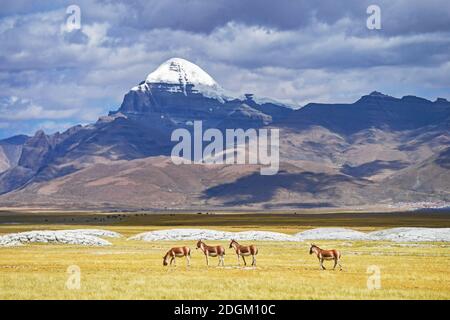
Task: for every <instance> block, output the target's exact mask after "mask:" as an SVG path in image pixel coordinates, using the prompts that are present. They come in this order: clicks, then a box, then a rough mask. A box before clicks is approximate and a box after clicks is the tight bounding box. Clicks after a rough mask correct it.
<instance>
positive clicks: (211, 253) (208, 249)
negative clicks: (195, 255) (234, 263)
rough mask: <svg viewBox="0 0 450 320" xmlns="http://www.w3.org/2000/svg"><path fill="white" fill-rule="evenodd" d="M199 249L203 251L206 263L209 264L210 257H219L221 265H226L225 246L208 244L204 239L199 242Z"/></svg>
mask: <svg viewBox="0 0 450 320" xmlns="http://www.w3.org/2000/svg"><path fill="white" fill-rule="evenodd" d="M197 249H200V250H202V251H203V253H204V254H205V257H206V265H207V266H209V258H208V257H218V258H219V264H218V265H219V266H220V265H222V266H224V257H223V256H224V255H225V248H224V247H222V246H208V245H206V243H204V242H203V241H202V240H199V241H198V242H197Z"/></svg>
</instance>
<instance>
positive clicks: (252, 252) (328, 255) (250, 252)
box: [163, 240, 342, 270]
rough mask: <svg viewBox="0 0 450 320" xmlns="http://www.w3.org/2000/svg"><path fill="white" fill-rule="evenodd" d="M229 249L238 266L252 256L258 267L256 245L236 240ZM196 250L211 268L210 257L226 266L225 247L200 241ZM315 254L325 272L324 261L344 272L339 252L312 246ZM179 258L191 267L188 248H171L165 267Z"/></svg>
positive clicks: (164, 262)
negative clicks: (331, 262)
mask: <svg viewBox="0 0 450 320" xmlns="http://www.w3.org/2000/svg"><path fill="white" fill-rule="evenodd" d="M229 248H230V249H231V248H233V249H234V251H235V252H236V255H237V259H238V265H240V262H241V261H240V259H241V257H242V260H244V265H247V262H246V261H245V257H249V256H252V266H254V267H256V255H257V254H258V248H257V247H256V246H255V245H249V246H244V245H241V244H239V243H238V242H237V241H236V240H231V242H230V246H229ZM196 249H200V250H201V251H202V252H203V254H204V255H205V258H206V265H207V266H209V257H218V258H219V264H218V265H219V266H224V255H225V248H224V247H223V246H221V245H217V246H208V245H207V244H206V243H205V242H203V241H202V240H199V241H198V242H197V247H196ZM313 253H315V254H316V256H317V258H318V259H319V263H320V267H321V268H322V269H323V270H325V267H324V265H323V262H324V260H334V266H333V270H334V269H335V268H336V265H339V270H342V265H341V264H340V259H341V253H340V252H339V251H338V250H336V249H331V250H324V249H321V248H319V247H318V246H316V245H315V244H311V247H310V248H309V254H313ZM177 257H178V258H180V257H185V258H186V261H187V265H188V266H189V265H190V263H191V249H190V248H189V247H187V246H183V247H174V248H171V249H170V250H169V251H167V253H166V254H165V256H164V257H163V265H164V266H167V265H172V263H173V264H174V265H175V264H176V262H175V258H177ZM169 259H170V261H169Z"/></svg>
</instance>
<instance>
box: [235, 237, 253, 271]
mask: <svg viewBox="0 0 450 320" xmlns="http://www.w3.org/2000/svg"><path fill="white" fill-rule="evenodd" d="M231 248H234V250H235V251H236V255H237V259H238V265H240V264H241V261H240V257H242V260H244V265H247V262H246V261H245V257H246V256H252V258H253V261H252V266H254V267H256V255H257V254H258V248H256V246H254V245H249V246H242V245H240V244H239V243H238V242H237V241H236V240H231V242H230V249H231Z"/></svg>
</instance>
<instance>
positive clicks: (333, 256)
mask: <svg viewBox="0 0 450 320" xmlns="http://www.w3.org/2000/svg"><path fill="white" fill-rule="evenodd" d="M313 252H314V253H315V254H316V255H317V258H318V259H319V262H320V266H321V267H322V269H323V270H325V267H324V266H323V261H324V260H334V266H333V270H334V269H335V268H336V265H339V270H340V271H342V266H341V264H340V262H339V260H340V259H341V253H340V252H339V251H338V250H336V249H332V250H323V249H320V248H319V247H318V246H316V245H315V244H311V248H309V254H312V253H313Z"/></svg>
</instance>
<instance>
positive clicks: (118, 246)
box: [0, 214, 450, 299]
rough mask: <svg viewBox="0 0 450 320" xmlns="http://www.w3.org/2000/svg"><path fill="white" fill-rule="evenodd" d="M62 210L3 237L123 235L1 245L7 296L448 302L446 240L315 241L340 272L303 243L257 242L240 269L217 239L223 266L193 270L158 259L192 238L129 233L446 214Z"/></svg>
mask: <svg viewBox="0 0 450 320" xmlns="http://www.w3.org/2000/svg"><path fill="white" fill-rule="evenodd" d="M24 216H26V215H24ZM56 216H57V217H58V219H61V220H58V219H49V218H48V216H47V215H42V216H39V215H33V216H31V218H30V216H29V215H28V217H29V219H25V218H24V219H22V220H21V221H20V224H10V223H17V221H16V222H14V221H12V220H7V219H6V218H5V219H6V220H3V221H2V220H1V219H0V221H2V222H3V224H2V225H0V234H5V233H10V232H18V231H28V230H42V229H47V230H59V229H72V228H89V227H94V228H100V227H101V228H102V229H108V230H113V231H117V232H120V233H122V234H123V235H124V236H125V237H124V238H121V239H108V240H109V241H111V242H112V243H113V245H112V246H109V247H82V246H73V245H46V244H33V245H24V246H21V247H15V248H0V298H1V299H450V277H449V275H450V250H449V249H450V245H449V244H446V243H436V242H434V243H393V242H378V241H376V242H375V241H315V242H316V243H317V244H319V245H320V246H321V247H324V248H331V247H333V248H338V249H340V250H341V251H342V253H343V258H342V264H343V266H344V270H343V271H342V272H339V271H332V270H325V271H322V270H320V269H319V264H318V261H317V259H316V258H315V257H314V256H312V255H309V253H308V248H309V243H307V242H298V243H292V242H255V243H256V244H257V245H258V246H259V248H260V253H259V255H258V266H257V268H244V267H242V266H241V267H238V266H237V259H236V255H235V254H234V253H233V252H232V250H231V249H228V243H227V242H226V241H211V242H210V243H213V244H214V243H221V244H223V245H224V246H226V247H227V253H226V258H225V267H224V268H218V267H216V266H215V264H216V263H217V261H215V260H214V259H211V262H212V263H211V266H210V267H206V265H205V260H204V256H203V255H202V254H201V252H199V251H197V250H193V255H192V265H191V267H189V268H188V267H186V265H185V261H184V260H182V259H178V260H177V266H176V267H172V268H167V267H163V266H162V256H163V254H164V253H165V252H166V251H167V250H168V249H169V248H170V247H172V246H178V245H181V244H186V245H189V246H190V247H191V248H192V249H193V248H194V247H195V241H186V242H183V243H181V242H169V241H158V242H142V241H128V240H126V237H129V236H132V235H135V234H137V233H140V232H144V231H151V230H158V229H166V228H168V227H171V228H172V227H174V228H181V227H189V228H191V227H202V228H203V227H205V225H206V226H207V228H210V229H219V230H230V231H244V230H270V231H277V232H284V233H295V232H298V231H301V230H304V229H309V228H311V227H323V226H339V227H352V228H354V229H356V230H362V231H369V230H376V229H382V228H385V227H395V226H410V225H411V224H412V225H414V226H430V225H434V224H436V225H435V226H438V225H439V226H442V227H444V226H446V227H448V225H449V219H448V218H447V217H448V215H445V214H444V215H436V216H424V215H418V216H409V215H405V216H401V215H391V216H387V217H385V218H383V219H381V217H378V218H379V219H377V223H376V224H375V226H373V223H371V221H372V220H373V217H372V216H367V217H366V218H363V217H362V216H354V218H355V219H351V217H348V218H345V216H342V215H341V214H336V215H335V216H329V219H327V220H323V218H322V217H318V218H316V219H314V217H303V218H299V217H298V216H294V217H293V216H292V215H286V216H285V217H283V216H278V217H275V218H271V215H267V216H266V219H262V218H261V217H259V218H256V217H255V216H252V215H251V214H248V215H243V214H242V215H218V216H212V215H209V216H206V215H175V216H173V215H167V216H168V217H171V218H173V219H172V221H170V219H169V218H167V216H166V215H141V214H132V215H112V214H107V215H103V214H99V215H98V216H93V215H85V214H82V215H77V214H76V215H64V214H61V215H56ZM80 216H81V218H80ZM106 216H108V217H109V218H107V219H106V218H105V217H106ZM16 217H17V216H16ZM102 217H103V218H105V219H106V220H105V219H103V218H102ZM333 217H334V218H333ZM94 218H96V219H94ZM99 219H103V220H99ZM333 219H334V220H333ZM19 220H20V219H19ZM383 220H384V223H385V224H383V223H382V221H383ZM420 220H422V222H420ZM27 221H28V222H27ZM54 221H59V223H55V222H54ZM64 221H66V222H64ZM324 221H327V222H326V223H324ZM67 222H70V223H67ZM71 265H76V266H78V267H79V268H80V270H81V287H80V289H78V290H77V289H75V290H73V289H72V290H70V289H68V288H67V287H66V283H67V281H68V279H69V274H68V273H67V268H68V267H69V266H71ZM372 265H375V266H378V267H379V268H380V271H381V288H380V289H377V290H369V289H368V287H367V281H368V277H369V276H370V274H368V273H367V268H368V267H369V266H372ZM326 266H328V267H331V266H332V265H331V263H328V264H326Z"/></svg>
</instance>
